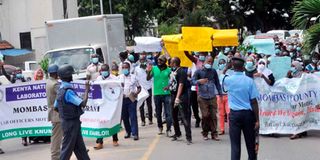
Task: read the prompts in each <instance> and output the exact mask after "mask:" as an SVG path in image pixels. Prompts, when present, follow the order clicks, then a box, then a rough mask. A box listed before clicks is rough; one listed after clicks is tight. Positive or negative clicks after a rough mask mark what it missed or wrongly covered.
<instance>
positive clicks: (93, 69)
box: [86, 63, 101, 81]
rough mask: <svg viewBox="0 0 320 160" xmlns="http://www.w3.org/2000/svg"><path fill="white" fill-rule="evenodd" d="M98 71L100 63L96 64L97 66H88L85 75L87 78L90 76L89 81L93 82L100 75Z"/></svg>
mask: <svg viewBox="0 0 320 160" xmlns="http://www.w3.org/2000/svg"><path fill="white" fill-rule="evenodd" d="M100 69H101V64H100V63H98V64H97V65H95V64H90V65H89V66H88V67H87V71H86V75H87V76H88V75H90V80H92V81H94V80H96V79H97V78H98V76H99V75H100V73H99V71H100Z"/></svg>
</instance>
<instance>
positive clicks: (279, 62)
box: [268, 57, 291, 80]
mask: <svg viewBox="0 0 320 160" xmlns="http://www.w3.org/2000/svg"><path fill="white" fill-rule="evenodd" d="M268 68H269V69H271V70H272V72H273V76H274V78H275V79H276V80H279V79H281V78H284V77H286V76H287V73H288V71H289V70H290V68H291V58H290V57H271V58H270V64H269V65H268Z"/></svg>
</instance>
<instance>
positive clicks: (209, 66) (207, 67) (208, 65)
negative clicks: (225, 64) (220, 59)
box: [204, 64, 212, 69]
mask: <svg viewBox="0 0 320 160" xmlns="http://www.w3.org/2000/svg"><path fill="white" fill-rule="evenodd" d="M211 67H212V66H211V64H204V68H206V69H211Z"/></svg>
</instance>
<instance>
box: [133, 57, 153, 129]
mask: <svg viewBox="0 0 320 160" xmlns="http://www.w3.org/2000/svg"><path fill="white" fill-rule="evenodd" d="M148 64H152V62H151V61H150V60H148V59H147V53H145V52H143V53H141V54H140V56H139V62H138V66H137V67H136V74H137V79H138V81H139V83H140V85H141V86H142V87H143V88H144V89H145V90H146V91H148V93H149V97H148V98H147V99H146V100H145V101H144V102H143V103H142V105H141V106H138V107H140V108H139V110H140V117H141V121H142V123H141V125H142V126H145V125H146V117H145V116H146V115H145V111H144V106H145V102H146V104H147V108H148V119H149V125H152V124H153V122H152V82H153V81H152V79H151V80H147V72H146V69H147V65H148Z"/></svg>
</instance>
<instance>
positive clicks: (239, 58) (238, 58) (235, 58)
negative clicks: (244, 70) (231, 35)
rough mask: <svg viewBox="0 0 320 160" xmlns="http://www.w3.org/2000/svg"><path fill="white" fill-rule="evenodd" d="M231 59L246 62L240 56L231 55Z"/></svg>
mask: <svg viewBox="0 0 320 160" xmlns="http://www.w3.org/2000/svg"><path fill="white" fill-rule="evenodd" d="M231 60H232V61H240V62H243V63H245V62H246V61H245V60H244V59H243V58H241V57H232V59H231Z"/></svg>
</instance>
